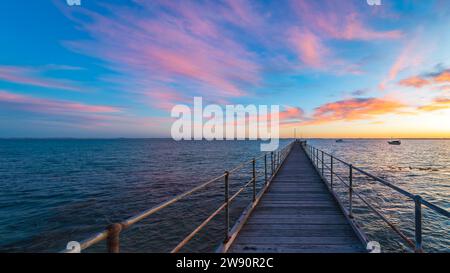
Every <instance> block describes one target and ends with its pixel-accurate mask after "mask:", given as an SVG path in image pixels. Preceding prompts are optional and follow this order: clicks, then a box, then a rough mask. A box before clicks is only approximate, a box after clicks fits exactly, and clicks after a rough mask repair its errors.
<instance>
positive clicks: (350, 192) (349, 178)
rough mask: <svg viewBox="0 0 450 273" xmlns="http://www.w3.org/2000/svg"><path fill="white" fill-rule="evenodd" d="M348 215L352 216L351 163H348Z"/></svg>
mask: <svg viewBox="0 0 450 273" xmlns="http://www.w3.org/2000/svg"><path fill="white" fill-rule="evenodd" d="M348 180H349V187H348V204H349V205H348V206H349V208H348V217H350V218H353V165H349V175H348Z"/></svg>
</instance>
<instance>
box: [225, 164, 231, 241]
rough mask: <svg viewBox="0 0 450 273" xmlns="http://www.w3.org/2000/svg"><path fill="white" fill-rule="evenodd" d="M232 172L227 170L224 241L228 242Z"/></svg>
mask: <svg viewBox="0 0 450 273" xmlns="http://www.w3.org/2000/svg"><path fill="white" fill-rule="evenodd" d="M229 176H230V173H229V172H228V171H226V172H225V203H226V205H225V240H224V243H226V242H228V239H229V238H230V208H229V206H230V190H229V183H228V178H229Z"/></svg>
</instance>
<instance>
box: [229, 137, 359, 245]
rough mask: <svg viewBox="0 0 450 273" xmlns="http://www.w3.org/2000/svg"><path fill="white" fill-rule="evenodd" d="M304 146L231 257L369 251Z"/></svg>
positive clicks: (296, 147)
mask: <svg viewBox="0 0 450 273" xmlns="http://www.w3.org/2000/svg"><path fill="white" fill-rule="evenodd" d="M365 249H366V248H365V245H364V244H363V243H362V241H361V240H360V238H359V237H358V236H357V234H356V233H355V231H354V229H353V228H352V226H351V225H350V223H349V220H348V218H347V217H346V216H345V215H344V213H343V211H342V210H341V209H340V207H339V204H338V203H337V202H336V200H335V199H334V197H333V195H332V194H331V193H330V191H329V190H328V188H327V186H326V184H325V183H324V182H323V181H322V179H321V177H320V176H319V173H318V172H317V171H316V169H315V168H314V166H313V164H312V163H311V161H310V160H309V158H308V157H307V155H306V153H305V151H304V150H303V148H302V147H301V145H300V144H299V143H296V144H295V145H294V147H293V149H292V150H291V152H290V153H289V155H288V156H287V158H286V160H285V161H284V164H283V165H282V166H281V168H280V170H279V171H278V173H277V174H276V176H275V177H274V178H273V180H272V183H271V185H270V186H269V188H268V189H267V191H266V193H265V194H264V196H262V198H261V201H260V202H259V204H258V205H257V206H256V208H255V209H254V211H253V212H252V214H251V215H250V216H249V218H248V220H247V222H246V223H245V224H244V226H243V228H242V229H241V231H240V232H239V234H238V235H237V237H236V239H235V240H234V242H233V243H232V244H231V247H230V249H229V250H228V252H240V253H242V252H264V253H267V252H291V253H292V252H294V253H299V252H309V253H311V252H320V253H326V252H339V253H343V252H366V250H365Z"/></svg>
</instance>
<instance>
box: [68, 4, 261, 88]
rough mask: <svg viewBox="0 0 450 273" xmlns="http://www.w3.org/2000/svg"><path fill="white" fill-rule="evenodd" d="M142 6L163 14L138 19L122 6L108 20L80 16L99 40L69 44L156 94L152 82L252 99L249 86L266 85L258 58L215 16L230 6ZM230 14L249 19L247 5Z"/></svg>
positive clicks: (91, 14)
mask: <svg viewBox="0 0 450 273" xmlns="http://www.w3.org/2000/svg"><path fill="white" fill-rule="evenodd" d="M137 2H138V3H139V4H140V5H142V7H143V8H144V13H145V12H152V10H153V11H154V10H155V6H157V7H159V8H161V7H162V8H163V9H162V10H160V12H158V13H156V14H154V15H153V16H136V14H135V13H131V12H130V11H129V10H127V9H122V8H120V7H108V9H109V10H110V16H108V17H106V16H103V15H101V14H99V13H94V12H90V11H86V10H79V11H74V12H81V13H82V14H83V15H84V16H87V17H88V18H90V20H89V21H79V23H80V25H81V27H82V28H83V29H85V30H86V31H87V32H88V33H89V34H90V35H91V36H92V37H93V40H92V41H91V42H85V41H72V42H66V45H67V46H69V47H70V48H72V49H74V50H76V51H79V52H82V53H87V54H89V55H93V56H95V57H99V58H101V59H103V60H105V61H106V62H107V63H109V64H110V66H111V68H113V69H115V70H118V71H121V72H123V73H126V74H128V75H129V76H130V77H132V78H133V80H134V81H135V82H145V84H144V85H146V86H145V87H144V88H145V89H152V87H153V86H149V84H148V83H149V82H153V83H158V85H161V84H166V85H168V84H172V83H175V82H182V81H183V82H188V83H189V84H190V85H191V86H195V87H196V90H197V91H199V92H202V93H203V95H207V94H210V93H214V94H215V95H216V96H221V97H240V96H244V95H246V94H248V92H247V91H246V87H248V86H256V85H258V84H259V83H260V81H261V74H260V71H261V65H260V64H259V63H258V61H257V58H256V56H255V55H254V53H252V52H251V51H248V50H247V49H246V48H245V46H243V45H242V44H241V43H239V42H236V41H235V40H234V39H233V37H229V36H228V35H227V34H228V31H227V30H226V29H224V28H223V27H222V25H221V23H222V22H220V21H219V19H218V17H220V16H217V15H215V12H214V11H217V12H223V10H224V9H225V6H223V5H214V6H213V5H211V4H205V5H204V7H201V5H200V4H199V3H196V2H184V1H183V2H180V3H179V5H178V3H177V5H175V4H174V3H171V2H170V1H162V2H148V1H137ZM146 9H147V10H146ZM167 10H170V12H169V11H167ZM205 10H206V11H208V12H205ZM227 10H228V11H229V13H230V16H234V18H241V19H239V20H244V19H245V18H247V17H246V16H245V14H246V12H247V8H245V7H244V6H243V5H240V4H233V8H229V7H228V9H227ZM165 11H166V12H165ZM73 17H74V16H72V18H73ZM236 20H237V19H236ZM185 92H186V90H185Z"/></svg>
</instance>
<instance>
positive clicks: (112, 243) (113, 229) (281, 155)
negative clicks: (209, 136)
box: [62, 142, 294, 253]
mask: <svg viewBox="0 0 450 273" xmlns="http://www.w3.org/2000/svg"><path fill="white" fill-rule="evenodd" d="M293 143H294V142H291V143H289V144H288V145H286V146H285V147H284V148H282V149H279V150H277V151H274V152H270V153H264V154H263V155H260V156H258V157H255V158H253V159H252V160H249V161H246V162H244V163H241V164H239V165H238V166H236V167H234V168H233V169H231V171H227V172H225V173H224V174H222V175H220V176H217V177H215V178H212V179H211V180H208V181H206V182H204V183H202V184H200V185H198V186H196V187H194V188H192V189H190V190H188V191H186V192H184V193H181V194H179V195H177V196H175V197H174V198H172V199H170V200H167V201H165V202H163V203H161V204H158V205H156V206H154V207H152V208H150V209H148V210H145V211H143V212H142V213H139V214H137V215H135V216H132V217H130V218H128V219H126V220H125V221H122V222H120V223H115V224H112V225H110V226H108V228H106V229H105V230H103V231H101V232H99V233H97V234H95V235H93V236H91V237H89V238H87V239H85V240H83V241H81V242H80V248H79V249H75V248H71V249H66V250H63V251H62V252H64V253H73V252H76V251H81V250H85V249H87V248H89V247H90V246H92V245H94V244H96V243H99V242H101V241H103V240H107V243H108V251H109V252H119V234H120V233H121V232H122V231H123V230H125V229H127V228H129V227H131V226H132V225H134V224H135V223H137V222H139V221H141V220H143V219H145V218H147V217H149V216H151V215H153V214H155V213H156V212H158V211H160V210H162V209H164V208H166V207H168V206H170V205H171V204H173V203H176V202H177V201H179V200H181V199H183V198H185V197H187V196H189V195H191V194H193V193H195V192H197V191H199V190H201V189H203V188H205V187H207V186H209V185H210V184H212V183H214V182H216V181H218V180H220V179H223V178H225V179H226V183H228V176H229V175H230V174H231V173H234V172H236V171H237V170H239V169H242V168H244V167H245V166H246V165H247V164H249V163H252V165H253V172H252V174H253V177H252V179H251V180H250V181H249V182H247V183H246V184H245V185H244V186H243V187H241V188H240V189H239V190H238V191H237V192H236V193H235V194H234V195H233V196H232V197H231V198H229V199H227V202H224V203H222V204H221V205H220V206H219V208H218V209H216V210H215V211H214V212H213V213H212V214H211V215H209V216H208V218H207V219H205V220H204V221H203V222H202V223H201V224H200V225H199V226H198V227H197V228H196V229H195V230H194V231H192V232H191V233H190V234H189V235H188V236H187V237H186V238H184V239H183V240H182V241H181V242H180V243H179V244H178V245H177V246H176V247H175V248H174V249H173V250H172V252H177V251H179V250H180V249H181V248H182V247H183V246H185V245H186V244H187V243H188V242H189V241H190V240H191V239H192V238H193V237H194V236H195V235H196V234H197V233H198V232H199V231H200V230H201V229H202V228H203V227H205V226H206V225H207V224H208V223H209V222H210V221H211V220H212V219H213V218H214V217H215V216H217V215H218V214H219V213H220V212H221V211H222V210H223V209H225V208H227V207H228V206H229V204H230V202H231V201H233V200H234V199H235V198H236V197H237V196H238V195H239V194H240V193H242V192H243V191H244V189H245V188H247V187H248V186H249V185H250V184H252V183H253V196H254V198H253V199H255V196H256V192H255V191H256V180H257V178H260V177H262V176H264V178H265V182H266V183H267V179H268V169H267V168H268V166H267V156H268V155H270V159H271V162H270V164H271V166H270V170H269V171H271V173H272V174H271V176H270V178H273V175H274V170H276V169H277V168H278V167H279V166H280V165H281V164H282V162H283V161H284V160H285V159H286V157H287V155H288V154H289V151H290V149H291V148H292V145H293ZM261 158H264V173H263V174H258V175H256V170H255V168H256V164H255V162H256V160H259V159H261ZM227 187H228V185H226V188H227ZM227 213H228V211H227Z"/></svg>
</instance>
